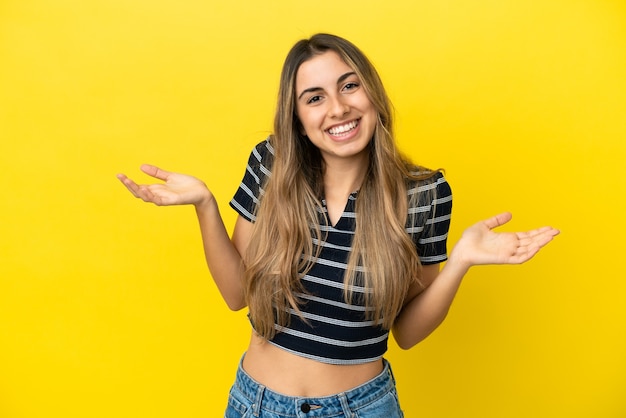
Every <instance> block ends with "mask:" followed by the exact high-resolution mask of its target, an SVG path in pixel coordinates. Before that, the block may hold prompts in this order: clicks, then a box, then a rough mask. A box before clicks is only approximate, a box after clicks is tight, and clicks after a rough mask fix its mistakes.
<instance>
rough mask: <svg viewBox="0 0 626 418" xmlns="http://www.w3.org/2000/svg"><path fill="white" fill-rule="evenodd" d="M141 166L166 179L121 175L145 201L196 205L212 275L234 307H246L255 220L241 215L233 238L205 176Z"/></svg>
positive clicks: (227, 302)
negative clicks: (141, 180)
mask: <svg viewBox="0 0 626 418" xmlns="http://www.w3.org/2000/svg"><path fill="white" fill-rule="evenodd" d="M141 170H142V171H143V172H144V173H146V174H148V175H150V176H152V177H154V178H156V179H159V180H162V181H163V182H164V183H157V184H149V185H139V184H137V183H135V182H134V181H133V180H131V179H129V178H128V177H126V176H125V175H124V174H118V176H117V177H118V179H119V180H120V181H121V182H122V183H123V184H124V186H126V188H127V189H128V190H129V191H130V192H131V193H132V194H133V195H134V196H135V197H137V198H139V199H142V200H143V201H145V202H150V203H154V204H155V205H158V206H169V205H186V204H190V205H194V206H195V209H196V214H197V216H198V222H199V225H200V232H201V234H202V242H203V245H204V253H205V257H206V261H207V265H208V267H209V270H210V271H211V275H212V276H213V279H214V281H215V283H216V285H217V287H218V289H219V291H220V293H221V295H222V297H223V298H224V301H225V302H226V304H227V305H228V307H229V308H230V309H233V310H238V309H242V308H243V307H245V306H246V303H245V300H244V293H243V271H244V270H243V259H242V256H241V254H243V251H245V248H246V247H247V243H248V240H249V238H250V232H251V229H252V224H251V223H250V222H248V221H245V220H243V219H241V218H240V219H238V220H237V224H236V225H235V230H234V231H233V240H232V241H231V239H230V237H229V236H228V233H227V231H226V227H225V226H224V222H223V220H222V217H221V215H220V212H219V208H218V205H217V202H216V201H215V198H214V196H213V194H212V193H211V191H210V190H209V189H208V188H207V187H206V185H205V184H204V183H203V182H202V181H201V180H199V179H197V178H195V177H192V176H188V175H185V174H179V173H172V172H169V171H166V170H163V169H160V168H158V167H155V166H152V165H147V164H146V165H142V166H141Z"/></svg>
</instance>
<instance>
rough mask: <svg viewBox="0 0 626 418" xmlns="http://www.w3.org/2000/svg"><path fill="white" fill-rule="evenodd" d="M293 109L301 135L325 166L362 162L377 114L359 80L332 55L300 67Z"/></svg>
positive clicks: (342, 62) (317, 58)
mask: <svg viewBox="0 0 626 418" xmlns="http://www.w3.org/2000/svg"><path fill="white" fill-rule="evenodd" d="M296 110H297V113H298V118H299V119H300V123H301V124H302V127H303V129H304V133H305V134H306V135H307V137H308V138H309V140H310V141H311V142H312V143H313V144H314V145H315V146H316V147H317V148H319V150H320V151H321V154H322V157H323V158H324V160H325V161H326V163H327V164H329V163H332V162H333V161H337V162H338V161H342V162H346V161H354V162H361V163H363V162H364V161H366V158H367V155H368V151H367V146H368V144H369V142H370V141H371V139H372V136H373V134H374V128H375V126H376V120H377V118H378V115H377V112H376V109H375V108H374V106H373V105H372V103H371V102H370V100H369V98H368V96H367V93H366V92H365V89H364V88H363V86H362V83H361V80H360V79H359V77H357V75H356V73H355V72H354V70H353V69H352V68H350V67H349V66H348V65H347V64H346V63H345V62H344V61H343V60H342V59H341V58H340V57H339V55H338V54H337V53H336V52H334V51H328V52H325V53H323V54H321V55H316V56H315V57H313V58H311V59H310V60H308V61H305V62H304V63H302V65H300V68H299V69H298V72H297V74H296Z"/></svg>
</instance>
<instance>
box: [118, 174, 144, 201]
mask: <svg viewBox="0 0 626 418" xmlns="http://www.w3.org/2000/svg"><path fill="white" fill-rule="evenodd" d="M116 177H117V178H118V179H119V180H120V181H121V182H122V184H123V185H124V186H125V187H126V188H127V189H128V191H129V192H131V193H132V194H133V196H135V197H139V196H138V195H137V192H138V191H139V186H138V185H137V183H135V182H134V181H132V180H131V179H129V178H128V177H126V176H125V175H124V174H118V175H117V176H116Z"/></svg>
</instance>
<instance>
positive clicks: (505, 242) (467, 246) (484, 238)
mask: <svg viewBox="0 0 626 418" xmlns="http://www.w3.org/2000/svg"><path fill="white" fill-rule="evenodd" d="M511 218H512V215H511V214H510V213H508V212H505V213H501V214H499V215H496V216H494V217H492V218H489V219H486V220H484V221H481V222H478V223H477V224H475V225H472V226H471V227H469V228H467V229H466V230H465V231H464V232H463V235H462V236H461V239H460V240H459V241H458V243H457V244H456V245H455V247H454V249H453V250H452V252H451V254H450V259H449V261H448V262H458V263H461V265H462V266H464V267H466V268H469V267H471V266H473V265H479V264H520V263H523V262H525V261H528V260H530V259H531V258H532V257H533V256H534V255H535V254H537V252H538V251H539V250H540V249H541V248H542V247H543V246H545V245H546V244H547V243H549V242H550V241H552V239H553V238H554V237H555V236H556V235H558V234H559V230H557V229H554V228H552V227H549V226H545V227H543V228H538V229H533V230H531V231H526V232H501V233H498V232H495V231H493V229H494V228H497V227H499V226H501V225H504V224H505V223H507V222H509V221H510V220H511Z"/></svg>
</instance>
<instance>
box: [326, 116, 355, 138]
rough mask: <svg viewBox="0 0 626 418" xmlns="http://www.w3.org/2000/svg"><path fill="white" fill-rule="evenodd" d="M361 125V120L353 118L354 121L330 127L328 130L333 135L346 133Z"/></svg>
mask: <svg viewBox="0 0 626 418" xmlns="http://www.w3.org/2000/svg"><path fill="white" fill-rule="evenodd" d="M357 126H359V120H358V119H357V120H353V121H352V122H348V123H345V124H343V125H338V126H333V127H332V128H328V129H327V131H328V133H329V134H331V135H345V134H347V133H348V132H350V131H352V130H353V129H355V128H356V127H357Z"/></svg>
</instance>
